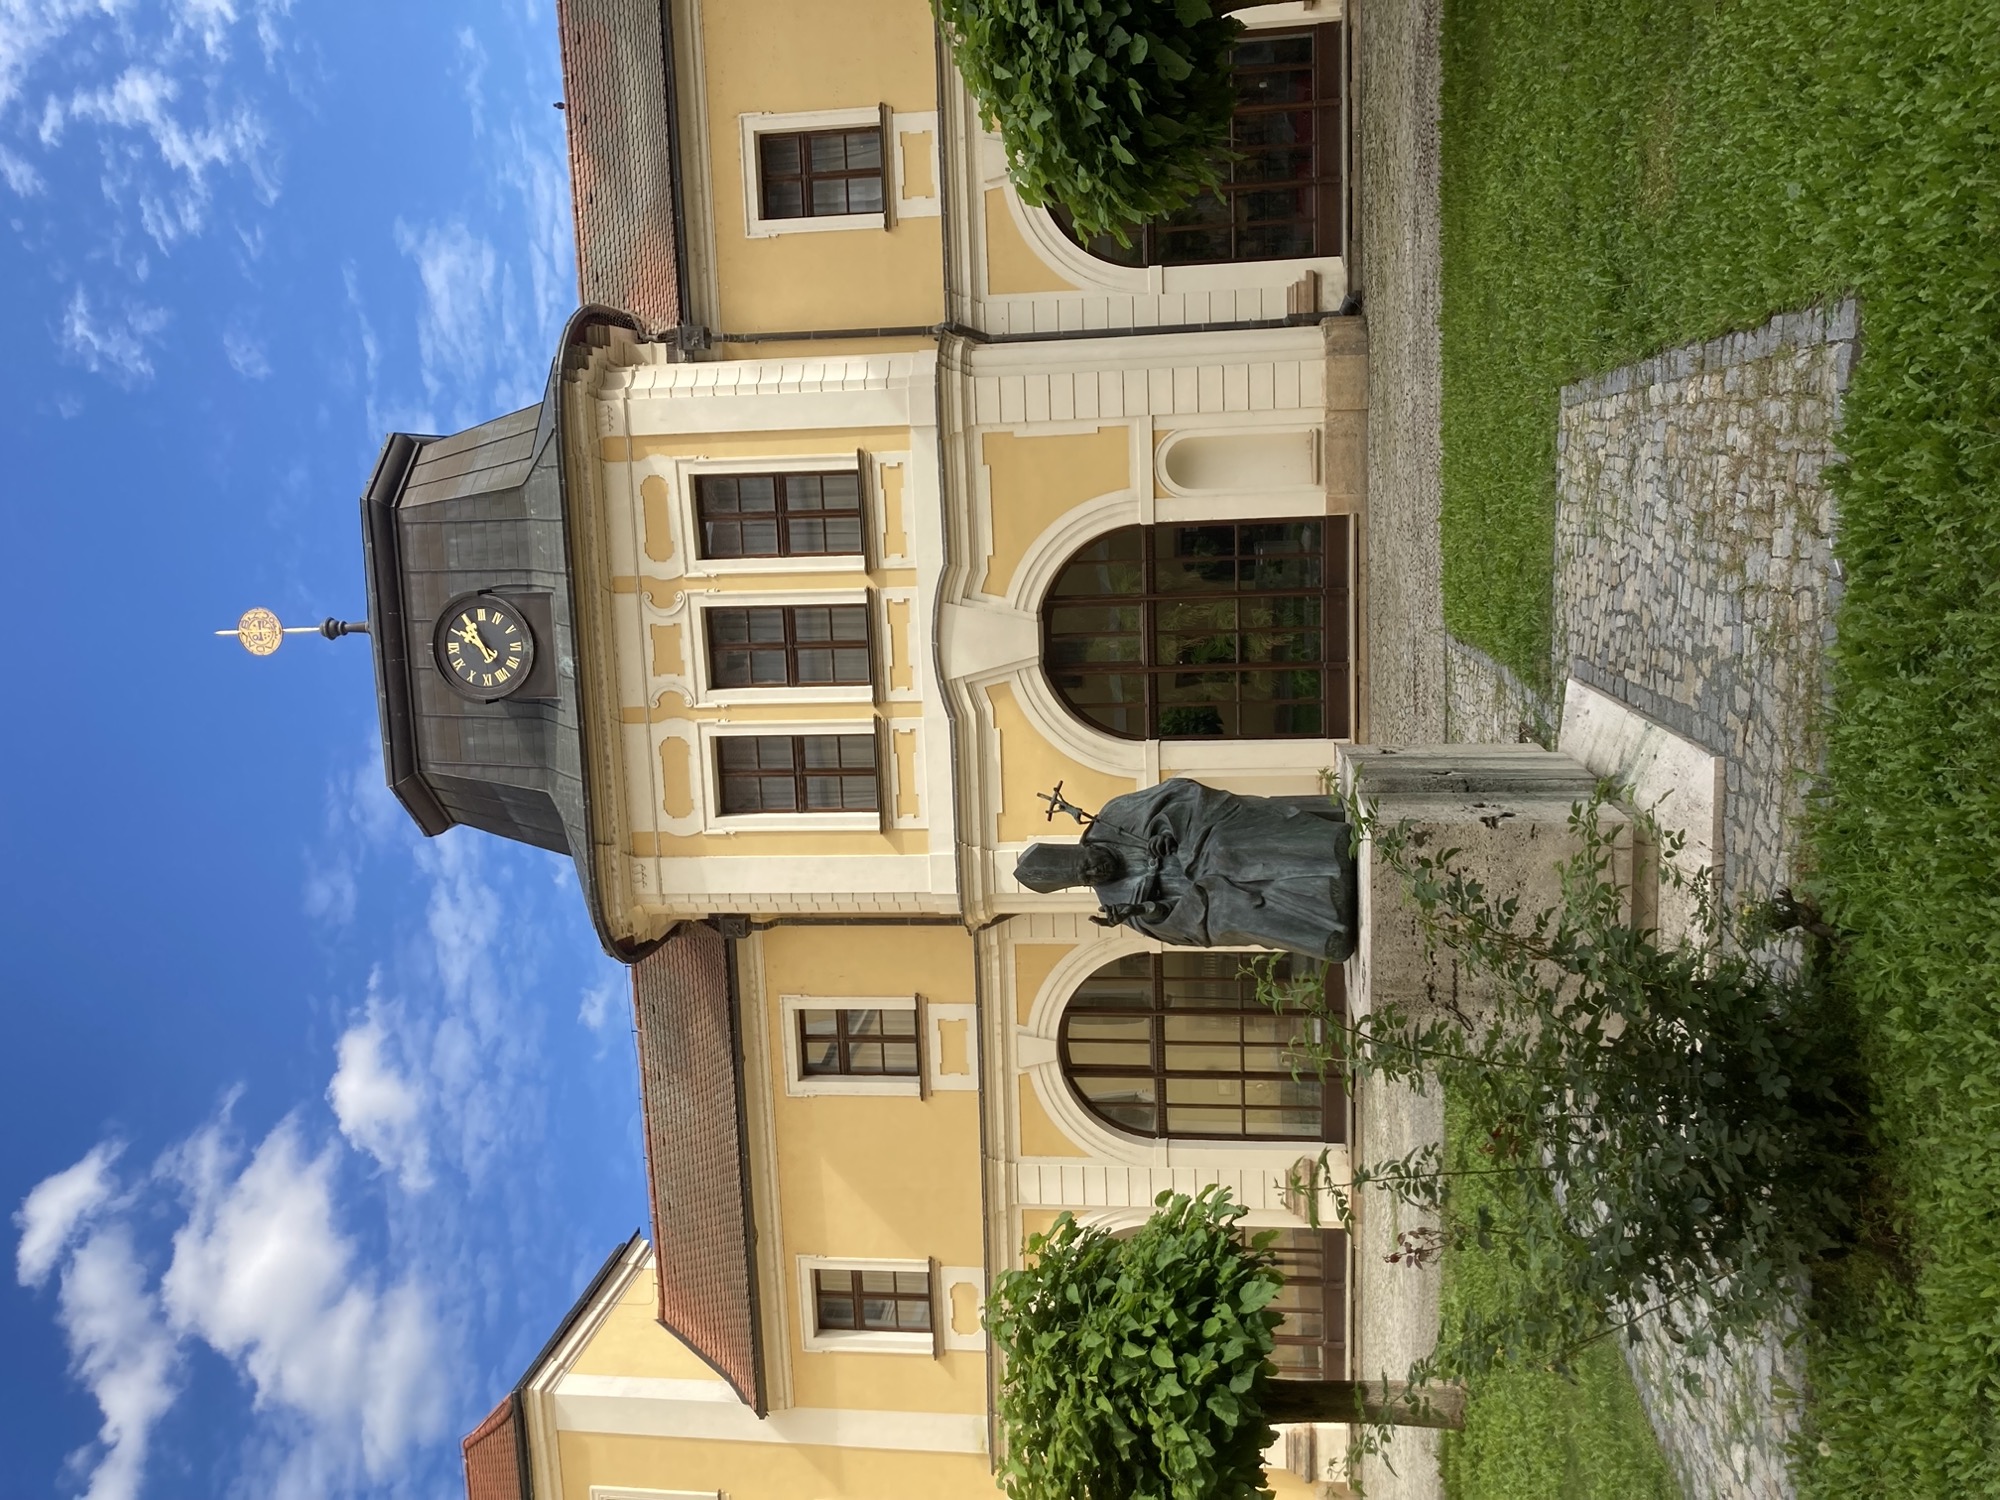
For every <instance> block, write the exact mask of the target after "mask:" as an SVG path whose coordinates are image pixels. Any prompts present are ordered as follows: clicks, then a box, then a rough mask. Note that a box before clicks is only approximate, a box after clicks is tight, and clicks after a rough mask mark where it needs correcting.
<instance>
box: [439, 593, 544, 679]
mask: <svg viewBox="0 0 2000 1500" xmlns="http://www.w3.org/2000/svg"><path fill="white" fill-rule="evenodd" d="M437 658H438V666H439V667H441V668H442V669H443V671H444V674H445V676H446V677H448V678H450V679H451V683H452V686H454V687H456V688H458V689H459V690H460V691H461V692H464V693H465V694H466V695H467V696H469V697H473V698H480V699H484V700H486V701H488V702H490V701H492V700H493V699H496V698H504V697H506V696H507V695H508V694H509V693H511V692H513V691H515V690H516V689H517V688H519V687H520V686H521V684H522V683H524V682H526V681H527V680H528V672H529V669H530V668H532V667H533V666H534V663H535V638H534V636H533V635H531V634H530V633H529V631H528V626H527V622H526V621H524V620H523V619H522V618H521V615H520V612H519V611H518V610H516V609H515V608H514V607H513V606H512V605H511V604H509V603H508V602H507V601H506V600H504V599H496V598H494V597H493V596H492V595H490V594H478V595H475V596H473V597H472V598H470V599H461V600H460V601H459V602H458V603H456V604H454V605H453V606H452V607H451V608H450V609H448V610H447V611H446V612H445V615H444V618H442V619H441V620H439V621H438V627H437Z"/></svg>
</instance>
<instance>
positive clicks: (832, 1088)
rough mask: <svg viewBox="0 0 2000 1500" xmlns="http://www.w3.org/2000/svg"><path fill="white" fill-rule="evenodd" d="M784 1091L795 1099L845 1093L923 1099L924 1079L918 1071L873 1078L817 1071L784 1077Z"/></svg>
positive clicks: (819, 1097)
mask: <svg viewBox="0 0 2000 1500" xmlns="http://www.w3.org/2000/svg"><path fill="white" fill-rule="evenodd" d="M785 1092H786V1093H787V1094H788V1095H790V1096H791V1097H792V1098H794V1099H831V1098H837V1097H839V1096H841V1095H843V1094H845V1095H849V1096H857V1097H860V1098H875V1099H920V1098H922V1097H923V1092H924V1090H923V1081H922V1080H921V1079H919V1078H918V1077H916V1075H915V1074H911V1075H909V1076H907V1077H906V1076H904V1075H902V1074H885V1075H882V1076H879V1077H874V1078H861V1077H854V1076H851V1075H850V1076H847V1077H837V1076H834V1075H831V1074H824V1075H822V1074H815V1075H814V1076H812V1077H809V1078H804V1077H794V1078H788V1079H786V1080H785Z"/></svg>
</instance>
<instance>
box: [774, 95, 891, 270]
mask: <svg viewBox="0 0 2000 1500" xmlns="http://www.w3.org/2000/svg"><path fill="white" fill-rule="evenodd" d="M736 124H737V129H738V132H739V133H740V135H741V137H742V139H741V141H740V143H739V151H740V154H741V162H742V167H743V233H744V235H745V236H746V237H747V238H749V239H753V240H763V239H770V238H771V237H773V236H774V235H780V234H813V233H824V232H826V231H828V230H840V229H886V228H888V227H889V221H888V217H887V215H886V213H882V212H877V213H872V214H820V215H808V216H806V217H803V218H797V219H767V218H765V217H764V216H763V211H762V205H763V202H764V194H763V190H762V188H763V184H762V182H761V181H760V180H759V177H758V159H759V157H758V146H757V138H758V137H759V136H763V135H785V134H789V133H790V132H792V131H795V130H862V129H865V128H867V127H868V126H870V125H872V126H874V127H875V128H876V129H877V130H878V131H879V130H881V127H882V107H881V106H880V105H878V104H870V105H867V106H865V107H864V106H857V107H855V108H853V109H815V110H802V111H799V112H798V113H795V114H764V113H756V114H745V115H738V116H737V117H736ZM882 151H883V163H884V167H883V173H882V179H883V180H882V187H883V196H884V197H885V198H886V197H887V196H888V195H889V194H891V193H894V192H896V191H897V190H898V184H897V181H896V179H895V178H894V177H893V176H892V175H891V173H892V172H893V160H894V154H895V145H894V142H892V141H890V140H888V139H884V140H883V141H882Z"/></svg>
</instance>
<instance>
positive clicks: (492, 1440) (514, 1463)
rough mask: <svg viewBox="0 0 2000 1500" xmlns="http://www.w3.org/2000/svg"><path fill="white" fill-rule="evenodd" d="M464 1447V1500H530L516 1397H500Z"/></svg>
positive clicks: (519, 1405)
mask: <svg viewBox="0 0 2000 1500" xmlns="http://www.w3.org/2000/svg"><path fill="white" fill-rule="evenodd" d="M464 1448H465V1500H529V1494H528V1488H529V1486H528V1476H527V1473H526V1465H525V1459H526V1451H525V1444H524V1443H523V1442H522V1429H521V1398H520V1397H519V1396H518V1395H509V1396H506V1397H503V1398H502V1399H501V1402H500V1404H499V1405H498V1406H496V1407H494V1408H493V1412H492V1414H491V1415H490V1416H488V1417H487V1419H486V1420H485V1421H484V1422H481V1423H480V1424H479V1425H478V1426H477V1427H475V1428H473V1429H472V1432H471V1435H470V1436H468V1437H467V1438H466V1440H465V1443H464Z"/></svg>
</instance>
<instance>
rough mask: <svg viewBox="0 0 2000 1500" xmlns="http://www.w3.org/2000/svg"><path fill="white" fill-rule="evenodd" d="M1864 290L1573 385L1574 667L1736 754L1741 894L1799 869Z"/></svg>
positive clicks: (1733, 856)
mask: <svg viewBox="0 0 2000 1500" xmlns="http://www.w3.org/2000/svg"><path fill="white" fill-rule="evenodd" d="M1854 350H1855V311H1854V304H1853V303H1852V302H1845V303H1842V304H1841V305H1840V306H1838V307H1836V308H1832V309H1813V310H1809V311H1806V312H1800V313H1792V314H1787V315H1785V316H1782V317H1778V318H1774V319H1772V320H1771V321H1770V322H1769V323H1767V324H1765V325H1764V326H1763V327H1762V328H1758V329H1756V330H1754V331H1752V332H1748V333H1738V334H1731V335H1729V336H1728V337H1725V338H1720V339H1716V340H1714V341H1712V342H1710V343H1706V344H1700V345H1693V346H1689V347H1686V348H1681V349H1675V350H1671V351H1669V352H1668V353H1665V354H1662V355H1659V356H1657V357H1655V358H1653V359H1648V360H1644V361H1641V362H1640V363H1638V364H1636V365H1629V366H1627V367H1626V368H1624V369H1622V370H1614V371H1612V372H1611V373H1610V374H1609V375H1605V376H1601V377H1599V378H1597V379H1595V380H1589V381H1584V382H1582V383H1580V384H1578V385H1573V386H1569V387H1567V388H1565V389H1564V391H1563V395H1562V413H1561V418H1560V425H1559V427H1558V430H1557V436H1556V470H1557V476H1556V489H1557V507H1556V601H1555V619H1556V631H1555V636H1556V639H1555V652H1556V660H1555V663H1554V665H1555V671H1554V674H1553V675H1554V678H1555V680H1556V681H1561V680H1562V679H1563V677H1564V676H1565V675H1574V676H1576V677H1579V678H1581V679H1583V680H1584V681H1585V682H1588V683H1590V684H1591V685H1592V686H1593V687H1596V688H1599V689H1601V690H1602V691H1604V692H1607V693H1609V694H1611V695H1612V696H1613V697H1616V698H1621V699H1623V700H1624V701H1625V702H1627V703H1629V704H1631V705H1632V707H1634V708H1636V709H1638V710H1639V711H1640V712H1641V713H1643V714H1645V715H1647V716H1648V717H1649V718H1652V719H1655V720H1657V721H1658V722H1660V723H1662V724H1664V725H1666V726H1667V727H1668V728H1669V729H1671V730H1673V731H1674V732H1675V733H1677V734H1681V735H1684V736H1686V737H1687V738H1688V739H1691V740H1694V741H1695V742H1697V743H1698V744H1701V745H1705V746H1707V747H1708V748H1709V749H1710V750H1712V751H1714V752H1715V753H1716V754H1718V755H1722V756H1725V757H1727V760H1728V773H1727V774H1728V787H1729V798H1728V810H1727V813H1726V827H1725V840H1726V848H1725V851H1724V872H1723V889H1724V893H1725V895H1726V896H1727V897H1728V898H1729V899H1730V900H1731V901H1732V902H1734V901H1742V900H1745V899H1757V898H1762V897H1766V896H1768V895H1769V894H1770V892H1771V888H1772V887H1773V886H1774V885H1778V884H1781V883H1783V882H1785V881H1786V880H1788V879H1789V878H1790V875H1791V869H1792V865H1791V860H1792V851H1793V848H1794V841H1795V837H1796V828H1797V824H1798V819H1799V814H1800V812H1801V811H1802V809H1803V807H1804V797H1805V792H1806V789H1807V778H1808V777H1809V776H1810V775H1811V774H1812V773H1814V772H1815V771H1816V770H1817V769H1818V767H1819V765H1820V763H1821V759H1822V756H1823V745H1822V742H1821V736H1820V713H1821V707H1822V704H1823V701H1824V671H1823V654H1824V651H1825V648H1826V646H1827V644H1828V643H1829V642H1830V641H1831V640H1832V638H1833V615H1834V609H1835V606H1836V605H1837V603H1838V601H1839V594H1840V584H1839V577H1838V573H1837V570H1836V566H1835V563H1834V559H1833V551H1832V545H1833V533H1834V528H1835V524H1836V517H1835V515H1834V510H1833V497H1832V495H1831V494H1830V492H1829V491H1828V490H1827V488H1826V486H1825V485H1824V484H1823V483H1822V482H1821V477H1820V475H1821V470H1822V469H1823V468H1824V467H1825V466H1826V465H1827V464H1829V463H1832V462H1834V461H1835V460H1836V459H1837V458H1838V456H1839V455H1838V451H1837V449H1836V448H1835V444H1834V434H1835V432H1836V430H1837V429H1838V427H1839V424H1840V407H1841V397H1842V393H1843V392H1844V391H1845V390H1846V388H1847V377H1848V372H1849V370H1850V368H1851V367H1852V364H1853V359H1854Z"/></svg>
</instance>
